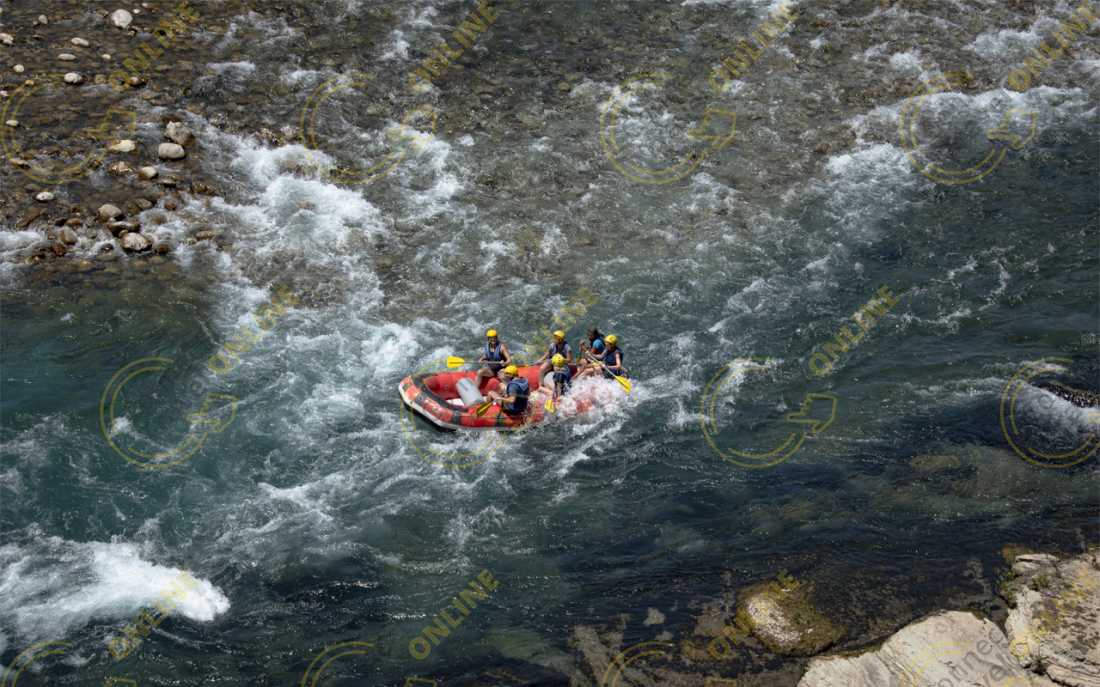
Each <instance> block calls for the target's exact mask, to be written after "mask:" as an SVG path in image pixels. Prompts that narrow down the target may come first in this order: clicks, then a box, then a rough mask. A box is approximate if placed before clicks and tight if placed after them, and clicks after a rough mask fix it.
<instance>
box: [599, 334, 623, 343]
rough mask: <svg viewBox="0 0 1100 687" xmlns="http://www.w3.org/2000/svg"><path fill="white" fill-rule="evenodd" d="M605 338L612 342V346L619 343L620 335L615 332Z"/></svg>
mask: <svg viewBox="0 0 1100 687" xmlns="http://www.w3.org/2000/svg"><path fill="white" fill-rule="evenodd" d="M603 340H604V341H606V342H607V343H609V344H611V345H612V346H614V345H615V344H617V343H619V337H617V336H615V335H614V334H608V335H607V336H605V337H604V338H603Z"/></svg>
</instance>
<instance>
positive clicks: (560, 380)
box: [550, 353, 573, 403]
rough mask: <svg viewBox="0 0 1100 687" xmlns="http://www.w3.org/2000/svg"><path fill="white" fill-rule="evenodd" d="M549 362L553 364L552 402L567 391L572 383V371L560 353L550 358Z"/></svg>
mask: <svg viewBox="0 0 1100 687" xmlns="http://www.w3.org/2000/svg"><path fill="white" fill-rule="evenodd" d="M550 363H551V364H552V365H553V366H554V402H555V403H556V402H557V400H558V399H559V398H561V397H562V396H564V395H565V392H566V391H569V387H570V386H571V385H572V383H573V372H572V370H570V369H569V365H568V363H567V362H566V360H565V356H563V355H562V354H560V353H558V354H556V355H555V356H554V357H553V358H551V359H550Z"/></svg>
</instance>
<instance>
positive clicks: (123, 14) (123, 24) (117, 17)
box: [111, 10, 134, 29]
mask: <svg viewBox="0 0 1100 687" xmlns="http://www.w3.org/2000/svg"><path fill="white" fill-rule="evenodd" d="M133 21H134V15H132V14H130V13H129V12H127V11H126V10H115V11H114V12H111V23H112V24H114V25H115V26H117V27H118V28H120V29H125V28H128V27H129V26H130V24H132V23H133Z"/></svg>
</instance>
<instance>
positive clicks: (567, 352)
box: [565, 344, 573, 363]
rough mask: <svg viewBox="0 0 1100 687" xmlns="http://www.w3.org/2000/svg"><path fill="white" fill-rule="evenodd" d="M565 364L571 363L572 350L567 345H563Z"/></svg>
mask: <svg viewBox="0 0 1100 687" xmlns="http://www.w3.org/2000/svg"><path fill="white" fill-rule="evenodd" d="M565 362H567V363H572V362H573V348H572V347H571V346H570V345H569V344H565Z"/></svg>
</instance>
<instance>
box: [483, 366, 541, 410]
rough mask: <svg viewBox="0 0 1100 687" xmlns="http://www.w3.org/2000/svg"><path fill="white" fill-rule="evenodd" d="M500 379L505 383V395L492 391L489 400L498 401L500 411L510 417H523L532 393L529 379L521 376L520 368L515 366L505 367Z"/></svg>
mask: <svg viewBox="0 0 1100 687" xmlns="http://www.w3.org/2000/svg"><path fill="white" fill-rule="evenodd" d="M500 377H501V380H502V381H503V382H504V393H500V392H499V391H490V392H489V393H488V397H489V400H490V401H498V402H499V403H500V409H501V410H503V411H504V412H505V413H507V414H508V415H511V416H513V417H515V416H517V415H523V414H524V413H525V412H527V396H528V394H530V392H531V389H530V385H529V384H528V383H527V379H526V378H525V377H520V376H519V368H518V367H516V366H515V365H508V366H507V367H505V368H504V371H503V372H501V373H500Z"/></svg>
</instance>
